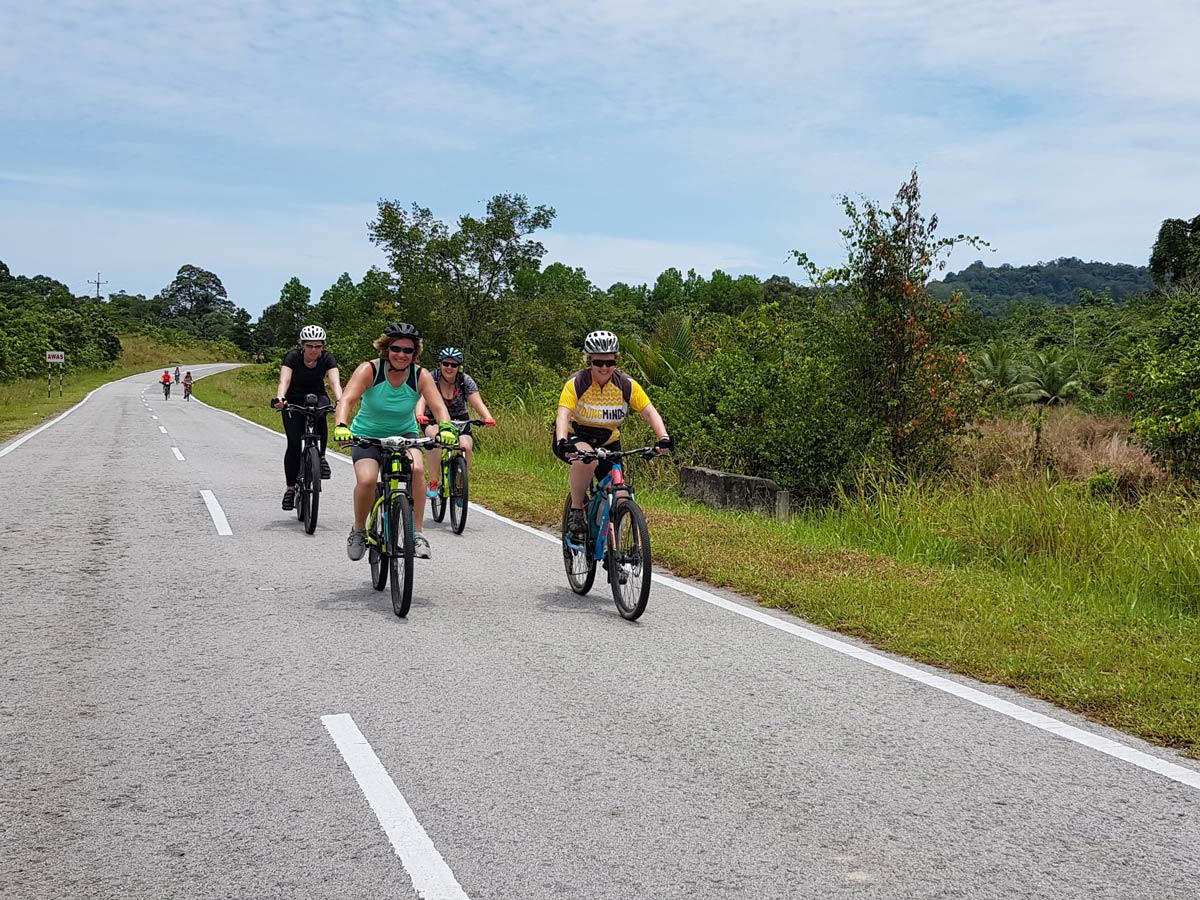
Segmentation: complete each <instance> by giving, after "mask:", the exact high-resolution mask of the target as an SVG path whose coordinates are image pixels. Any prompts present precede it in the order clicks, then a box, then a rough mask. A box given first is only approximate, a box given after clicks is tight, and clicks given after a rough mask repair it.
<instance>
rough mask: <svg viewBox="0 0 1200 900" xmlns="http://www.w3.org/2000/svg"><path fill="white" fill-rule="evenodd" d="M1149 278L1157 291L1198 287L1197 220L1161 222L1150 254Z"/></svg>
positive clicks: (1199, 238)
mask: <svg viewBox="0 0 1200 900" xmlns="http://www.w3.org/2000/svg"><path fill="white" fill-rule="evenodd" d="M1150 277H1151V278H1153V279H1154V284H1155V286H1156V287H1159V288H1164V289H1165V288H1170V287H1182V288H1188V287H1200V216H1196V218H1194V219H1192V220H1191V221H1190V222H1185V221H1183V219H1166V220H1165V221H1163V223H1162V227H1161V228H1159V229H1158V238H1157V240H1155V242H1154V249H1153V250H1152V251H1151V253H1150Z"/></svg>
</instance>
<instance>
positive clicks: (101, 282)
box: [88, 272, 108, 300]
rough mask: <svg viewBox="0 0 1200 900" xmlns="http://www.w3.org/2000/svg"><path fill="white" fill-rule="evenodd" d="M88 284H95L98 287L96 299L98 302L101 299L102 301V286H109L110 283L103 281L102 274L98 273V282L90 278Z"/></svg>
mask: <svg viewBox="0 0 1200 900" xmlns="http://www.w3.org/2000/svg"><path fill="white" fill-rule="evenodd" d="M88 284H94V285H95V286H96V299H97V300H99V299H100V285H102V284H108V282H107V281H101V280H100V273H99V272H97V273H96V280H95V281H92V279H90V278H89V279H88Z"/></svg>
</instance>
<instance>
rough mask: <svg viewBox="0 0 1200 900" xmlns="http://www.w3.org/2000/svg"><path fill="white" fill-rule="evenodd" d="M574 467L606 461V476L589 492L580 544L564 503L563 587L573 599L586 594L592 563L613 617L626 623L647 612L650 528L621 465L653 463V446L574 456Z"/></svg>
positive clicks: (568, 505)
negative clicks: (599, 569)
mask: <svg viewBox="0 0 1200 900" xmlns="http://www.w3.org/2000/svg"><path fill="white" fill-rule="evenodd" d="M577 452H578V456H577V457H575V460H574V461H575V462H593V461H599V462H609V463H611V464H612V469H611V471H609V472H608V474H606V475H605V476H604V477H603V478H601V479H600V482H599V483H598V484H593V485H592V486H591V488H590V489H589V490H588V498H587V506H586V508H585V514H586V516H587V526H588V527H587V536H586V538H585V540H584V542H583V543H582V544H580V543H578V542H577V541H576V540H575V539H574V537H572V536H571V531H570V529H569V528H568V527H567V517H568V516H569V514H570V512H571V494H570V493H569V492H568V494H567V500H566V502H565V503H564V504H563V515H562V553H563V565H564V566H565V568H566V570H567V583H568V584H570V585H571V590H573V591H574V592H575V593H576V594H586V593H587V592H588V591H590V590H591V589H592V584H593V582H594V581H595V580H596V563H597V562H601V563H603V565H604V568H605V569H606V570H607V573H608V583H609V586H610V587H611V588H612V595H613V600H614V601H615V602H616V604H617V612H619V613H620V614H621V616H622V617H623V618H626V619H629V620H630V621H631V622H632V621H634V620H636V619H637V618H638V617H639V616H641V614H642V613H644V612H645V611H646V604H647V602H649V600H650V569H651V559H650V529H649V528H648V527H647V525H646V514H645V513H643V512H642V508H641V507H640V506H638V504H637V500H635V499H634V496H633V485H631V484H629V483H628V482H627V481H626V480H625V472H624V468H623V467H622V465H621V460H622V459H623V458H624V457H626V456H640V457H642V458H643V459H653V458H654V457H656V456H658V455H659V453H658V452H657V448H656V447H639V448H638V449H637V450H605V449H604V448H603V447H597V448H596V449H595V450H580V451H577Z"/></svg>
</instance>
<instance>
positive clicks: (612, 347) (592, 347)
mask: <svg viewBox="0 0 1200 900" xmlns="http://www.w3.org/2000/svg"><path fill="white" fill-rule="evenodd" d="M620 346H621V342H620V341H619V340H617V336H616V335H615V334H613V333H612V332H611V331H593V332H592V333H591V334H589V335H588V336H587V337H585V338H584V339H583V352H584V353H616V352H617V349H618V348H619V347H620Z"/></svg>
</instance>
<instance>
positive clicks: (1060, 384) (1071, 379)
mask: <svg viewBox="0 0 1200 900" xmlns="http://www.w3.org/2000/svg"><path fill="white" fill-rule="evenodd" d="M1079 374H1080V369H1079V362H1078V360H1077V359H1076V358H1075V355H1074V354H1073V353H1065V352H1063V351H1061V350H1052V349H1051V350H1043V351H1041V352H1039V353H1035V354H1034V356H1033V361H1032V362H1031V363H1029V364H1027V365H1025V366H1022V367H1021V372H1020V375H1021V380H1020V382H1019V383H1018V384H1017V385H1016V386H1014V387H1013V389H1012V392H1013V395H1014V396H1015V397H1016V398H1017V399H1018V400H1020V401H1021V402H1022V403H1032V404H1034V405H1037V406H1061V405H1062V404H1064V403H1067V402H1069V401H1070V400H1071V399H1072V398H1074V397H1075V396H1076V395H1077V394H1078V393H1079V392H1080V390H1082V388H1083V383H1082V382H1081V381H1080V379H1079Z"/></svg>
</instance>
